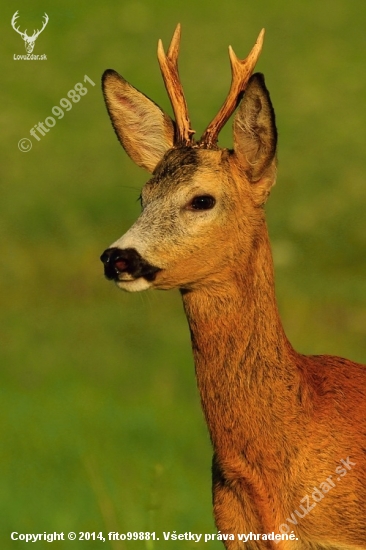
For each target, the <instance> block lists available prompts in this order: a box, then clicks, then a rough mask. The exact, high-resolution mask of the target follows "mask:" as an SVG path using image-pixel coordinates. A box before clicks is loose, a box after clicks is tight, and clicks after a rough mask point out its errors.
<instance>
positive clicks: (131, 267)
mask: <svg viewBox="0 0 366 550" xmlns="http://www.w3.org/2000/svg"><path fill="white" fill-rule="evenodd" d="M100 259H101V261H102V262H103V264H104V274H105V276H106V278H107V279H109V280H112V281H118V280H119V279H121V277H120V275H121V274H122V273H128V275H131V276H132V277H133V278H134V279H138V278H139V277H144V278H145V279H146V280H147V281H153V280H154V279H155V276H156V274H157V272H158V271H160V268H158V267H155V266H153V265H151V264H149V262H147V261H146V260H144V259H143V258H142V257H141V255H140V254H139V253H138V252H137V250H135V249H134V248H125V249H123V250H122V249H120V248H107V250H105V251H104V252H103V254H102V255H101V257H100Z"/></svg>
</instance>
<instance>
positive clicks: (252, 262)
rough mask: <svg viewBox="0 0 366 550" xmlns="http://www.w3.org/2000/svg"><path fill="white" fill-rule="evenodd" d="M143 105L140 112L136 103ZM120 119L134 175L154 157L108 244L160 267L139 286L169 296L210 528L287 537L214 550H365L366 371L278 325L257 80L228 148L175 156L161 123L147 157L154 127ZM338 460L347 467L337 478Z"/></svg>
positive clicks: (267, 152) (265, 124)
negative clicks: (193, 381)
mask: <svg viewBox="0 0 366 550" xmlns="http://www.w3.org/2000/svg"><path fill="white" fill-rule="evenodd" d="M124 89H126V85H125V81H121V82H120V83H119V84H118V83H116V81H115V80H114V81H113V87H112V88H111V89H109V87H108V78H106V79H105V95H106V97H107V104H108V105H110V104H111V102H112V101H113V97H116V94H117V95H119V96H121V94H122V95H123V93H124ZM116 90H117V91H116ZM128 93H130V92H129V91H128ZM138 94H139V92H137V94H134V99H133V101H134V102H137V103H139V101H140V98H139V96H138ZM111 97H112V99H111ZM141 101H142V102H143V103H144V106H145V108H146V98H145V96H143V98H141ZM122 108H123V109H126V108H127V109H128V108H129V106H128V103H124V104H123V106H122ZM132 109H133V111H134V112H138V111H139V108H138V106H134V107H132ZM156 109H157V107H156V105H154V104H153V103H151V111H152V113H156ZM115 116H116V115H115V110H114V111H113V110H112V112H111V117H112V120H114V117H115ZM152 117H153V114H150V115H149V117H148V118H150V119H152ZM155 118H157V119H159V117H155ZM128 120H129V117H128V116H124V117H123V120H122V119H121V121H119V122H118V123H116V121H115V120H114V125H115V128H116V130H117V132H118V128H119V127H120V125H123V127H124V129H123V132H122V133H121V134H120V135H119V137H120V139H121V141H122V144H123V146H124V147H125V149H126V151H127V153H128V154H129V155H130V156H131V157H132V158H133V159H135V161H136V159H142V160H141V161H140V162H138V163H139V164H140V165H142V166H145V167H146V164H147V162H146V161H145V156H147V157H148V158H149V159H151V158H157V157H159V155H160V158H159V163H158V162H156V164H158V166H157V167H151V170H150V171H151V172H153V171H154V170H155V171H154V175H153V178H152V180H150V182H148V183H147V184H146V186H145V188H144V190H143V192H142V202H143V211H142V213H141V216H140V217H139V219H138V220H137V221H136V223H135V224H134V225H133V226H132V228H131V229H130V230H129V231H128V232H127V233H126V234H125V235H124V236H123V237H122V238H121V239H120V240H119V241H117V242H116V243H115V244H114V246H115V247H117V248H121V249H123V248H125V247H127V246H128V247H135V249H136V250H137V251H138V253H139V254H141V256H142V257H143V258H144V260H146V261H147V262H150V263H151V264H152V265H156V266H158V267H160V268H161V271H159V272H158V273H157V275H156V278H155V280H154V281H153V282H152V283H151V285H150V286H152V287H154V288H160V289H169V288H179V289H180V290H181V293H182V298H183V304H184V308H185V312H186V315H187V319H188V323H189V327H190V330H191V338H192V348H193V354H194V359H195V365H196V376H197V382H198V387H199V392H200V396H201V401H202V407H203V411H204V414H205V417H206V421H207V425H208V428H209V432H210V436H211V440H212V445H213V449H214V458H213V468H212V472H213V501H214V514H215V520H216V524H217V527H218V529H219V530H220V531H221V533H232V534H238V533H239V534H240V533H246V534H249V533H250V532H251V531H252V532H253V533H272V531H274V532H275V533H279V532H281V531H283V532H285V531H286V530H287V528H286V527H284V525H285V524H286V525H287V527H288V528H289V530H290V531H292V530H293V531H294V532H295V534H296V537H297V539H298V540H296V541H288V542H286V541H280V542H278V543H275V542H271V541H248V542H247V543H245V544H244V543H243V542H239V541H238V540H235V541H226V542H225V546H226V548H227V549H228V550H239V549H244V548H245V549H247V550H264V549H267V550H268V549H278V550H287V549H290V550H321V549H327V550H342V549H347V550H356V549H361V548H363V549H365V548H366V481H365V468H366V406H365V403H366V400H365V397H366V367H365V366H363V365H359V364H357V363H353V362H351V361H348V360H346V359H340V358H338V357H331V356H327V355H323V356H304V355H301V354H299V353H297V352H296V351H295V350H294V349H293V348H292V346H291V344H290V343H289V341H288V340H287V337H286V335H285V332H284V330H283V327H282V324H281V320H280V318H279V314H278V310H277V305H276V298H275V292H274V276H273V264H272V257H271V250H270V245H269V239H268V232H267V228H266V223H265V218H264V210H263V204H264V202H265V200H266V198H267V196H268V194H269V192H270V189H271V187H272V185H273V184H274V182H275V177H276V160H275V148H276V138H277V135H276V128H275V120H274V113H273V109H272V105H271V103H270V99H269V95H268V92H267V90H266V88H265V85H264V81H263V78H261V77H258V76H254V77H253V78H252V79H251V81H250V83H249V86H248V90H247V92H246V94H245V96H244V99H243V100H242V102H241V105H240V107H239V108H238V111H237V114H236V116H235V120H234V144H235V148H234V151H228V150H205V149H200V148H196V147H195V145H194V144H193V145H192V148H191V149H187V148H181V149H180V148H178V149H174V148H173V147H174V142H173V141H171V142H169V143H168V144H167V139H168V140H169V139H172V138H171V137H170V138H167V132H166V127H167V123H166V121H165V118H164V117H160V120H161V123H160V144H159V147H158V149H159V151H161V148H162V147H163V148H165V149H166V151H165V155H162V154H161V152H160V153H159V154H158V153H153V154H152V153H151V151H152V150H153V149H154V147H155V145H154V144H156V143H157V140H158V139H159V135H157V132H156V122H154V127H153V128H152V129H151V132H154V136H153V137H152V139H151V140H150V132H149V131H148V127H149V124H148V123H147V122H146V120H145V121H144V126H143V128H144V131H146V132H147V133H146V135H144V136H143V140H142V139H141V136H140V137H138V139H134V138H129V139H125V137H124V136H125V135H128V134H129V133H131V132H133V131H134V129H133V127H131V128H129V127H128V125H127V126H126V121H127V124H128ZM168 126H169V125H168ZM170 136H171V134H170ZM149 162H150V161H149ZM202 195H212V196H213V197H214V198H215V200H216V204H215V207H214V208H212V209H210V210H207V211H192V209H191V208H190V206H189V205H190V204H191V201H192V198H193V197H197V196H202ZM130 279H131V277H129V278H127V276H125V275H124V274H123V273H121V274H120V276H119V279H118V282H117V284H118V285H119V286H120V287H121V288H124V289H126V290H129V289H132V290H133V287H131V281H130ZM129 285H130V286H129ZM144 288H146V286H144ZM137 289H140V287H138V288H137ZM342 459H343V460H345V461H346V464H348V465H349V464H350V463H351V464H352V466H349V467H348V468H344V469H345V474H343V476H342V477H341V476H340V475H339V476H338V477H339V481H338V478H337V473H336V472H337V470H336V469H337V468H339V467H340V466H342V463H341V462H340V461H341V460H342ZM347 460H348V461H350V462H347ZM346 474H347V475H346ZM330 476H332V477H331V478H330ZM344 476H346V477H344ZM327 479H332V480H333V482H334V486H331V485H329V483H328V487H329V486H330V487H331V490H329V489H328V491H327V492H324V493H323V495H324V496H323V498H321V499H320V500H319V502H317V503H316V506H313V507H312V509H311V511H309V512H308V513H306V514H303V517H301V515H302V512H301V510H302V509H301V503H303V506H304V507H305V508H306V506H305V504H304V503H305V502H306V496H307V495H311V494H312V493H313V491H314V488H319V486H320V485H321V484H323V485H322V486H323V487H324V488H325V485H324V482H325V481H326V480H327ZM311 502H312V503H314V502H315V500H312V501H311ZM296 510H297V511H298V512H299V513H300V515H299V514H296ZM288 518H289V519H288ZM291 520H292V521H291Z"/></svg>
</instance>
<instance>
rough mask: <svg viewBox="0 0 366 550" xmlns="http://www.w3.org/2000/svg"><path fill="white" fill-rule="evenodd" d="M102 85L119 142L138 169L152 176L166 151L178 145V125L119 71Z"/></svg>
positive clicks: (108, 74)
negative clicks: (139, 167) (144, 170)
mask: <svg viewBox="0 0 366 550" xmlns="http://www.w3.org/2000/svg"><path fill="white" fill-rule="evenodd" d="M102 85H103V93H104V99H105V102H106V105H107V109H108V113H109V116H110V118H111V121H112V124H113V128H114V130H115V132H116V134H117V137H118V139H119V141H120V142H121V144H122V145H123V147H124V149H125V150H126V153H127V154H128V155H129V156H130V158H131V159H132V160H133V161H134V162H135V163H136V164H138V166H141V167H142V168H145V169H146V170H148V171H149V172H151V173H152V172H153V171H154V169H155V167H156V165H157V164H158V162H159V161H160V160H161V159H162V157H163V156H164V154H165V153H166V151H167V150H168V149H171V148H172V147H173V145H174V134H175V124H174V122H173V121H172V119H171V118H170V117H169V116H168V115H167V114H165V113H164V112H163V111H162V110H161V109H160V107H158V106H157V105H156V104H155V103H154V102H153V101H151V99H149V98H148V97H146V96H145V95H144V94H142V93H141V92H139V91H138V90H136V88H134V87H133V86H131V84H129V83H128V82H127V81H126V80H125V79H124V78H122V76H120V75H119V74H118V73H116V71H113V70H111V69H108V70H107V71H105V73H104V74H103V78H102Z"/></svg>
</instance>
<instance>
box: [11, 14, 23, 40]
mask: <svg viewBox="0 0 366 550" xmlns="http://www.w3.org/2000/svg"><path fill="white" fill-rule="evenodd" d="M18 17H19V10H17V11H16V12H15V13H14V15H13V17H12V19H11V26H12V27H13V29H14V30H15V31H16V32H17V33H19V34H20V36H21V37H22V38H23V37H24V36H26V32H22V31H20V30H19V27H18V28H17V27H16V26H15V23H16V20H17V19H18Z"/></svg>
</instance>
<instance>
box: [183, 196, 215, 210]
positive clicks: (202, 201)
mask: <svg viewBox="0 0 366 550" xmlns="http://www.w3.org/2000/svg"><path fill="white" fill-rule="evenodd" d="M215 204H216V200H215V199H214V197H212V196H211V195H200V196H198V197H194V198H193V199H192V200H191V202H190V203H189V208H190V210H211V208H213V207H214V206H215Z"/></svg>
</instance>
